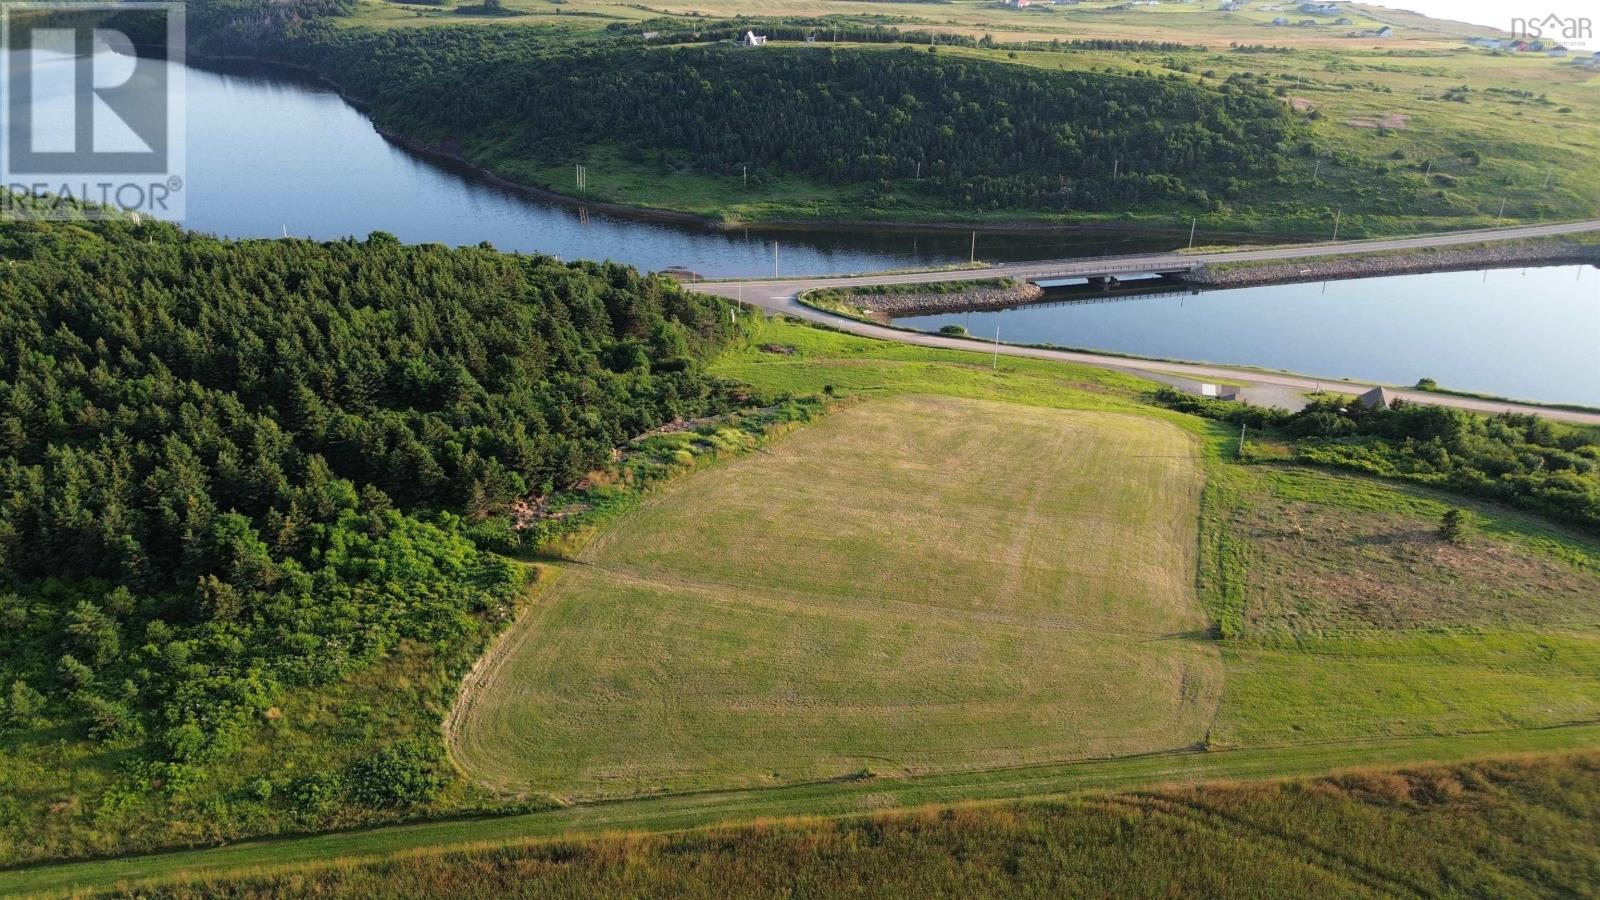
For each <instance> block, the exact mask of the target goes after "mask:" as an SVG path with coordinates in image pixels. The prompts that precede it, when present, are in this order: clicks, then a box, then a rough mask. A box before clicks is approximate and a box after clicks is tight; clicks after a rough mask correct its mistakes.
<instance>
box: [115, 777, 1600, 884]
mask: <svg viewBox="0 0 1600 900" xmlns="http://www.w3.org/2000/svg"><path fill="white" fill-rule="evenodd" d="M1597 822H1600V759H1596V757H1594V756H1593V755H1577V756H1569V757H1561V758H1555V759H1549V760H1543V761H1530V762H1523V761H1506V762H1495V763H1476V764H1471V765H1463V766H1454V767H1423V768H1413V769H1406V770H1401V771H1398V772H1385V771H1369V772H1357V773H1351V774H1347V775H1340V776H1336V777H1332V778H1321V779H1315V780H1309V781H1294V782H1286V783H1280V784H1267V785H1242V786H1229V785H1218V786H1212V787H1200V788H1165V789H1156V790H1150V791H1140V792H1128V793H1122V792H1119V793H1109V794H1092V795H1088V796H1082V797H1077V798H1072V799H1063V800H1048V801H1039V802H1030V803H1019V804H1005V805H983V806H967V807H957V808H954V809H950V808H944V809H928V810H923V811H918V812H912V813H897V814H893V815H879V816H875V817H868V818H853V819H844V820H838V821H832V822H829V821H817V820H810V821H792V822H779V823H774V824H769V825H764V826H755V827H739V828H721V829H715V830H711V831H706V832H691V833H684V834H673V835H663V836H635V837H608V838H602V839H598V840H591V841H585V842H578V841H561V842H556V843H545V844H535V845H532V846H526V847H510V848H506V849H498V850H476V851H466V852H460V851H457V852H451V853H448V854H439V855H434V854H429V855H422V856H409V857H406V858H403V859H397V860H392V861H388V862H383V863H379V864H375V865H373V864H369V865H358V864H345V865H341V866H338V867H335V868H332V869H328V870H322V871H316V872H312V873H308V874H293V875H245V876H242V877H240V878H238V879H236V880H202V881H198V882H196V883H193V884H188V885H183V886H172V887H168V888H163V889H158V890H155V891H153V892H152V891H141V892H140V895H141V896H151V897H164V898H174V900H176V898H188V897H241V898H242V897H267V896H282V895H285V894H290V895H315V896H395V895H399V894H404V895H408V896H439V897H443V896H450V897H594V896H619V897H620V896H630V897H631V896H651V897H705V896H720V897H730V896H774V895H780V894H782V895H800V896H822V897H831V896H855V895H864V896H875V897H927V896H964V897H972V896H1005V897H1060V896H1064V895H1066V896H1118V897H1168V896H1172V895H1173V894H1174V893H1179V894H1184V895H1204V896H1216V897H1231V896H1241V897H1242V896H1250V897H1306V896H1345V897H1367V896H1373V897H1380V896H1393V895H1395V894H1401V895H1416V894H1422V895H1466V896H1578V895H1582V894H1583V893H1584V892H1585V891H1587V890H1588V889H1590V888H1592V887H1593V884H1594V882H1595V880H1596V879H1597V878H1600V851H1597V849H1596V848H1597V847H1600V831H1597V826H1596V823H1597Z"/></svg>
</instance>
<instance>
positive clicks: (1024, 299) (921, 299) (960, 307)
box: [850, 283, 1044, 318]
mask: <svg viewBox="0 0 1600 900" xmlns="http://www.w3.org/2000/svg"><path fill="white" fill-rule="evenodd" d="M1042 297H1044V288H1041V287H1039V286H1038V285H1036V284H1027V283H1023V284H1019V285H1015V286H1012V287H979V286H976V285H975V286H973V288H972V289H971V290H966V291H951V292H947V293H933V292H929V293H915V294H911V293H906V294H898V293H896V294H856V295H853V296H851V297H850V303H851V304H853V305H856V306H860V307H863V308H865V309H868V310H871V311H872V312H873V313H875V314H879V315H883V316H887V317H889V318H894V317H896V316H917V315H927V314H929V313H938V312H967V311H969V310H979V309H1009V308H1010V307H1013V306H1022V305H1023V304H1026V303H1037V302H1038V301H1039V300H1040V298H1042Z"/></svg>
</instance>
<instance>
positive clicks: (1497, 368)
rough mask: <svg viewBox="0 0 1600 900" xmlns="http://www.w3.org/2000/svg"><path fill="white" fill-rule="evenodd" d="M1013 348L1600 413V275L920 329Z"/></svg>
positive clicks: (948, 320) (1351, 285)
mask: <svg viewBox="0 0 1600 900" xmlns="http://www.w3.org/2000/svg"><path fill="white" fill-rule="evenodd" d="M897 324H900V325H906V326H909V327H912V328H921V329H924V330H930V331H932V330H937V329H938V328H940V327H941V326H944V325H950V324H957V325H966V326H967V327H968V330H969V331H971V332H972V333H973V334H976V335H980V336H984V337H990V336H993V334H994V332H995V328H996V326H998V327H999V329H1000V337H1001V339H1002V340H1006V341H1014V342H1018V343H1043V344H1059V345H1062V346H1068V347H1081V348H1092V349H1096V350H1115V351H1119V352H1123V353H1136V354H1139V355H1141V356H1158V357H1165V358H1173V359H1191V360H1203V361H1206V362H1216V363H1232V364H1236V365H1251V366H1261V367H1264V368H1269V369H1288V370H1290V371H1295V372H1306V373H1313V374H1317V375H1325V376H1329V377H1332V378H1358V379H1367V380H1373V381H1384V382H1389V383H1392V384H1414V383H1415V382H1416V381H1417V379H1419V378H1433V379H1435V380H1436V381H1438V382H1439V384H1441V385H1443V386H1446V387H1451V388H1456V389H1459V390H1471V391H1478V392H1483V393H1491V394H1497V395H1500V396H1506V397H1513V398H1525V399H1531V400H1542V401H1546V402H1565V403H1583V404H1589V405H1595V406H1600V271H1597V270H1596V269H1595V268H1594V267H1592V266H1554V267H1549V268H1532V269H1497V270H1493V271H1490V272H1444V273H1437V274H1432V275H1406V276H1400V277H1395V278H1368V279H1361V280H1357V281H1330V282H1327V283H1325V284H1295V285H1283V286H1278V287H1264V288H1246V289H1242V290H1231V291H1208V292H1205V293H1201V294H1187V295H1181V294H1180V295H1176V296H1174V295H1163V296H1152V297H1133V298H1127V299H1122V300H1117V301H1114V302H1105V303H1063V304H1057V305H1050V306H1035V307H1027V308H1023V309H1015V310H1007V311H1004V312H985V313H970V314H955V315H940V316H916V317H909V318H904V319H899V320H897Z"/></svg>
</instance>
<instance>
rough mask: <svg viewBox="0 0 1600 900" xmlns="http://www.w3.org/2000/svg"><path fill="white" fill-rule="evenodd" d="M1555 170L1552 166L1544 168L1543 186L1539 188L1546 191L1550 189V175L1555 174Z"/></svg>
mask: <svg viewBox="0 0 1600 900" xmlns="http://www.w3.org/2000/svg"><path fill="white" fill-rule="evenodd" d="M1555 171H1556V170H1555V167H1554V166H1552V167H1550V168H1548V169H1545V170H1544V186H1543V187H1541V188H1539V190H1541V191H1548V190H1549V189H1550V176H1551V175H1553V174H1555Z"/></svg>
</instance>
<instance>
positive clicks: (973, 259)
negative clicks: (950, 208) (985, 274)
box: [967, 228, 978, 265]
mask: <svg viewBox="0 0 1600 900" xmlns="http://www.w3.org/2000/svg"><path fill="white" fill-rule="evenodd" d="M967 262H968V263H970V264H973V265H976V264H977V262H978V230H977V229H976V228H974V229H973V230H972V252H970V253H968V254H967Z"/></svg>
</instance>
